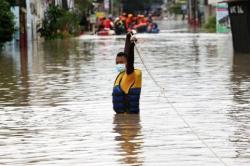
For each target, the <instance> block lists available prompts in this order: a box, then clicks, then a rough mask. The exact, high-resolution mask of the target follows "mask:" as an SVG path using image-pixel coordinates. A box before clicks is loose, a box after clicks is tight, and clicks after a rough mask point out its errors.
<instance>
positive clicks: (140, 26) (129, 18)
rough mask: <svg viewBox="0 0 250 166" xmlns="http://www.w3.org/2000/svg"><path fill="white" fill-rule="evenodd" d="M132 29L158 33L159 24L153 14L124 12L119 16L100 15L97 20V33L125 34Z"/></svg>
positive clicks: (139, 31)
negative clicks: (153, 18)
mask: <svg viewBox="0 0 250 166" xmlns="http://www.w3.org/2000/svg"><path fill="white" fill-rule="evenodd" d="M131 30H136V31H137V32H138V33H158V32H159V31H160V30H159V28H158V25H157V24H156V23H154V22H153V20H152V17H151V16H148V17H146V16H144V15H140V14H139V15H133V14H126V13H123V14H122V15H120V16H119V17H117V18H114V17H113V16H109V17H108V18H106V17H99V18H98V21H97V34H100V35H101V34H108V33H109V32H110V31H112V32H114V34H116V35H121V34H125V33H127V32H129V31H131Z"/></svg>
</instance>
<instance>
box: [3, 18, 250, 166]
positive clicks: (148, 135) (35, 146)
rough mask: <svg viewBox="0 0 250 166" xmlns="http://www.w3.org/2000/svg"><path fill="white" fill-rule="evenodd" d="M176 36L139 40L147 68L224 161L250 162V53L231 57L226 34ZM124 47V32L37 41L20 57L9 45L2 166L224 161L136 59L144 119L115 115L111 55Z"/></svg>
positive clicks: (243, 165)
mask: <svg viewBox="0 0 250 166" xmlns="http://www.w3.org/2000/svg"><path fill="white" fill-rule="evenodd" d="M164 24H165V23H164ZM179 28H180V31H183V27H182V25H179ZM184 28H185V27H184ZM177 31H178V30H177ZM177 31H172V32H171V27H170V29H165V30H164V29H163V31H162V33H160V34H139V35H138V39H139V43H138V47H139V49H140V51H141V54H142V55H143V56H144V60H145V63H146V64H147V67H148V68H149V69H150V71H151V73H152V74H153V75H154V77H155V79H156V80H157V81H158V82H159V84H160V85H161V86H162V87H164V88H165V90H166V95H167V97H168V99H169V101H170V102H171V103H172V104H173V105H174V107H175V108H176V109H177V110H178V112H179V113H180V114H181V115H182V116H183V117H184V119H185V120H186V121H187V122H188V123H189V124H190V125H191V127H192V128H193V130H194V131H195V132H196V133H197V134H198V135H199V136H200V137H201V138H202V139H203V140H204V141H205V142H206V143H207V144H208V145H209V147H211V148H212V149H213V150H214V151H215V152H216V154H217V155H218V156H219V157H221V159H222V160H223V161H224V162H225V163H226V164H227V165H229V166H236V165H240V166H248V165H249V163H250V112H249V110H250V55H238V54H237V55H236V54H234V53H233V49H232V38H231V36H230V35H229V34H222V35H221V34H205V33H186V32H181V33H179V32H177ZM123 46H124V36H107V37H99V36H82V37H80V38H76V39H69V40H56V41H48V42H38V43H33V46H32V47H30V48H29V49H28V51H25V50H24V51H22V53H21V54H20V53H19V51H18V50H17V49H16V46H15V45H9V46H7V47H6V51H5V52H4V53H3V54H2V55H1V56H0V147H1V151H0V165H2V166H12V165H13V166H23V165H25V166H28V165H42V166H49V165H79V166H80V165H86V166H92V165H96V166H100V165H131V166H132V165H133V166H137V165H150V166H151V165H153V166H154V165H156V166H161V165H162V166H165V165H168V166H200V165H204V166H211V165H213V166H217V165H218V166H220V165H222V163H220V161H219V160H218V159H217V158H215V156H214V155H213V154H212V153H211V152H210V151H209V150H208V149H207V148H206V147H205V145H204V144H202V142H201V141H200V140H198V139H197V137H196V136H195V135H194V134H193V133H192V132H191V130H190V128H188V127H187V126H186V124H185V123H184V122H183V121H182V119H181V118H180V117H179V116H178V115H177V114H176V112H175V111H174V110H173V109H172V107H171V106H170V105H169V103H168V102H167V100H166V99H164V98H163V97H162V95H161V93H160V90H159V88H158V87H157V86H156V85H155V84H154V82H153V81H152V80H151V79H150V77H149V75H148V74H147V73H146V71H145V69H144V68H143V65H142V64H141V63H140V60H139V58H138V56H137V55H136V60H135V61H136V63H135V66H136V67H137V68H141V69H142V70H143V88H142V94H141V113H140V115H115V114H114V112H113V110H112V103H111V93H112V86H113V81H114V79H115V77H116V75H117V73H116V72H115V64H114V58H115V55H116V53H117V52H119V51H122V50H123Z"/></svg>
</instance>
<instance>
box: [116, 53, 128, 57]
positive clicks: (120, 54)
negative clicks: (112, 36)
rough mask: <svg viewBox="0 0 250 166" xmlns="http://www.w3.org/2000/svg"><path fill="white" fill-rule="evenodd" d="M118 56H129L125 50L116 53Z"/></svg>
mask: <svg viewBox="0 0 250 166" xmlns="http://www.w3.org/2000/svg"><path fill="white" fill-rule="evenodd" d="M116 56H117V57H123V56H124V57H125V58H127V54H126V53H125V52H119V53H118V54H117V55H116Z"/></svg>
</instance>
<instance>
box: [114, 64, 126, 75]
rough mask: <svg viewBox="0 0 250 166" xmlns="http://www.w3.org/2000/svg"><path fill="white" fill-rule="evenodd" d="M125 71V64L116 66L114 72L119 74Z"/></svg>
mask: <svg viewBox="0 0 250 166" xmlns="http://www.w3.org/2000/svg"><path fill="white" fill-rule="evenodd" d="M125 69H126V67H125V64H117V65H116V71H117V72H119V73H120V72H123V71H125Z"/></svg>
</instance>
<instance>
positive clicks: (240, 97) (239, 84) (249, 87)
mask: <svg viewBox="0 0 250 166" xmlns="http://www.w3.org/2000/svg"><path fill="white" fill-rule="evenodd" d="M249 64H250V55H246V54H235V55H234V58H233V69H232V77H231V80H232V95H233V101H234V105H233V106H232V109H231V110H230V112H229V117H230V119H231V120H232V122H233V125H234V126H235V131H234V132H233V135H232V136H230V137H229V140H230V141H231V142H232V143H233V144H234V146H235V153H236V154H235V158H239V159H241V160H243V159H247V158H250V151H249V147H250V137H249V135H250V128H249V126H250V121H249V119H250V114H249V113H248V112H249V109H250V107H249V103H250V100H249V99H250V66H249Z"/></svg>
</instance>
